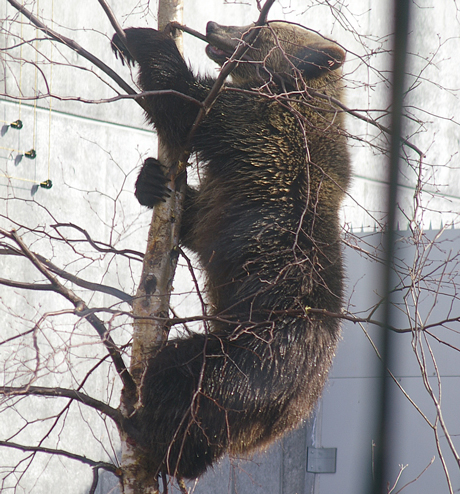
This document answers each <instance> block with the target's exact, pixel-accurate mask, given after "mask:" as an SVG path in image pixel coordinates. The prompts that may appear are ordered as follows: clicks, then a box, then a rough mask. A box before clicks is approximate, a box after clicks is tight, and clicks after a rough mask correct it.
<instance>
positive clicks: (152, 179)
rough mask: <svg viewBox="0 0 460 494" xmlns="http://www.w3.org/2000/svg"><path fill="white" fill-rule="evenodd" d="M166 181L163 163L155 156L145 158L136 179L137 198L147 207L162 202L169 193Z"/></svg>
mask: <svg viewBox="0 0 460 494" xmlns="http://www.w3.org/2000/svg"><path fill="white" fill-rule="evenodd" d="M168 181H169V180H168V179H167V178H166V177H165V174H164V167H163V165H162V164H161V163H160V162H159V161H158V160H157V159H155V158H147V159H146V160H145V161H144V165H143V166H142V169H141V171H140V173H139V176H138V177H137V180H136V192H135V195H136V197H137V200H138V201H139V202H140V204H142V205H143V206H147V207H149V208H153V206H155V205H156V204H158V203H160V202H164V201H165V200H166V198H167V197H169V196H170V195H171V192H170V190H169V189H168V187H166V184H167V183H168Z"/></svg>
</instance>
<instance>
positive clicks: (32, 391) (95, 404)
mask: <svg viewBox="0 0 460 494" xmlns="http://www.w3.org/2000/svg"><path fill="white" fill-rule="evenodd" d="M0 394H3V395H10V396H29V395H35V396H52V397H56V398H70V399H71V400H74V401H78V402H80V403H83V404H84V405H88V406H89V407H91V408H94V409H95V410H98V411H99V412H102V413H103V414H105V415H107V417H110V418H111V419H112V420H113V421H114V422H115V423H116V424H117V425H119V426H121V424H122V419H123V417H122V415H121V413H120V411H119V410H117V409H116V408H112V407H111V406H109V405H107V404H106V403H104V402H102V401H99V400H96V399H95V398H92V397H91V396H89V395H87V394H85V393H82V392H81V391H76V390H73V389H66V388H47V387H44V386H26V387H12V386H0Z"/></svg>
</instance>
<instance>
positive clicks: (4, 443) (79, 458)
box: [0, 441, 120, 476]
mask: <svg viewBox="0 0 460 494" xmlns="http://www.w3.org/2000/svg"><path fill="white" fill-rule="evenodd" d="M0 446H5V447H7V448H13V449H19V450H21V451H24V452H27V451H33V452H35V453H47V454H50V455H60V456H65V457H66V458H70V459H72V460H77V461H80V462H81V463H85V464H86V465H89V466H91V467H95V468H103V469H104V470H107V471H109V472H112V473H114V474H115V475H117V476H120V472H119V469H118V468H117V467H116V466H115V465H113V464H112V463H106V462H103V461H94V460H91V459H90V458H87V457H86V456H81V455H77V454H75V453H71V452H70V451H65V450H63V449H54V448H45V447H43V446H25V445H23V444H17V443H13V442H10V441H0Z"/></svg>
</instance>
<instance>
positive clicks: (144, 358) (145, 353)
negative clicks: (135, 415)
mask: <svg viewBox="0 0 460 494" xmlns="http://www.w3.org/2000/svg"><path fill="white" fill-rule="evenodd" d="M182 13H183V2H182V0H159V5H158V29H159V30H163V29H164V28H165V27H166V26H167V25H168V23H170V22H172V21H175V22H179V23H182ZM175 33H176V34H175V40H176V43H177V45H178V48H179V50H180V51H181V52H182V32H181V31H180V30H176V32H175ZM178 152H179V150H178ZM158 159H159V161H160V162H161V163H162V164H163V165H164V166H165V167H166V168H169V169H170V170H174V171H172V172H171V173H170V183H169V185H168V186H169V188H170V189H171V191H172V193H171V196H170V197H169V198H167V199H166V201H165V202H162V203H160V204H158V205H157V206H155V208H154V211H153V216H152V222H151V224H150V229H149V233H148V239H147V248H146V253H145V257H144V263H143V268H142V276H141V281H140V283H139V287H138V290H137V294H136V298H135V300H134V304H133V315H134V327H133V346H132V356H131V374H132V375H133V377H134V379H135V381H136V383H137V385H138V388H139V387H140V385H141V381H142V375H143V372H144V370H145V368H146V364H147V362H148V359H149V357H151V356H152V354H153V353H154V352H155V350H156V349H157V348H158V347H159V346H160V345H161V343H162V342H164V341H165V340H166V339H167V337H168V332H169V326H168V324H167V319H168V316H169V301H170V295H171V287H172V281H173V278H174V273H175V269H176V265H177V257H178V242H179V228H180V222H181V216H182V202H183V199H184V193H185V184H186V180H185V173H186V172H185V163H179V166H176V165H177V163H175V162H173V159H172V158H171V157H170V156H168V155H167V154H166V152H165V150H164V149H163V146H162V143H161V142H159V149H158ZM179 174H180V175H181V180H180V181H179V180H178V181H177V182H180V183H181V185H179V184H178V183H177V184H176V177H177V175H179ZM137 400H138V397H135V396H132V395H129V394H128V393H126V392H125V393H124V394H123V397H122V408H124V410H123V412H124V413H125V414H126V415H129V414H130V413H132V412H133V411H134V408H133V407H135V406H136V401H137ZM138 405H139V404H138ZM121 440H122V470H123V481H122V485H123V492H124V493H125V494H140V493H142V494H153V493H158V492H159V487H158V480H157V478H156V476H155V472H152V471H150V469H149V462H148V458H147V457H146V456H145V454H144V453H143V452H142V451H141V450H139V448H137V447H136V445H135V444H134V443H133V442H132V441H130V440H129V437H128V435H127V434H126V433H125V432H123V431H122V432H121Z"/></svg>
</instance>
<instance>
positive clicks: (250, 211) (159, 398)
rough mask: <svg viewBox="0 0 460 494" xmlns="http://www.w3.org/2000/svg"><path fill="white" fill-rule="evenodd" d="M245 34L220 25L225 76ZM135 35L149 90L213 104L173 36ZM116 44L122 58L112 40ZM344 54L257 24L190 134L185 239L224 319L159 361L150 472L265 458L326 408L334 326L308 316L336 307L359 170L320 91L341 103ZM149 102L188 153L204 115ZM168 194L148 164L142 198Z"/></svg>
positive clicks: (174, 146) (154, 116)
mask: <svg viewBox="0 0 460 494" xmlns="http://www.w3.org/2000/svg"><path fill="white" fill-rule="evenodd" d="M249 29H252V28H251V27H250V26H248V27H244V28H237V27H225V26H219V25H217V24H215V23H209V24H208V33H207V37H208V39H209V41H210V43H211V46H209V47H208V48H207V53H208V55H209V56H210V57H211V58H213V59H214V60H215V61H217V62H218V63H220V64H222V63H223V62H224V61H225V60H226V58H227V57H229V56H230V55H231V54H232V52H233V50H234V48H235V47H236V45H237V41H236V40H237V39H239V38H240V37H241V36H242V35H244V33H247V32H248V30H249ZM126 35H127V42H128V48H129V52H130V54H132V56H133V57H134V60H135V61H136V62H137V64H138V65H139V69H140V76H139V82H140V85H141V87H142V88H143V89H144V90H146V91H147V90H162V89H174V90H176V91H178V92H182V93H184V94H187V95H189V96H191V97H193V98H195V99H197V100H199V101H203V100H204V98H205V97H206V95H207V94H208V93H209V90H210V88H211V86H212V84H213V82H214V81H213V80H212V79H200V78H196V77H195V76H194V75H193V74H192V72H191V71H190V69H189V68H188V67H187V65H186V64H185V62H184V61H183V59H182V57H181V56H180V54H179V53H178V51H177V49H176V46H175V44H174V41H173V40H172V39H171V38H170V37H168V36H167V35H165V34H163V33H160V32H158V31H154V30H151V29H128V30H127V31H126ZM114 44H115V45H116V46H117V47H119V48H120V47H121V43H120V41H119V39H117V37H115V38H114ZM121 49H122V48H121ZM124 55H125V56H127V57H128V59H129V57H130V55H127V53H126V51H125V52H124ZM344 56H345V55H344V52H343V50H342V49H341V48H340V47H339V46H338V45H336V44H335V43H333V42H331V41H328V40H325V39H324V38H322V37H321V36H319V35H317V34H315V33H313V32H311V31H308V30H306V29H305V28H302V27H301V26H297V25H292V24H288V23H282V22H272V23H270V24H269V25H267V26H264V27H262V28H261V29H260V32H259V34H258V37H257V39H256V41H255V43H254V46H253V48H251V49H250V50H249V51H248V52H247V53H246V55H245V57H244V58H243V60H242V61H241V62H240V63H239V65H238V67H237V68H236V69H235V71H234V72H233V74H232V78H233V81H234V83H233V84H232V85H231V84H229V86H228V89H227V90H225V91H223V92H221V93H220V95H219V97H218V99H217V101H216V102H215V104H214V106H213V108H212V109H211V111H210V112H209V114H208V115H207V117H206V119H205V120H204V121H203V122H202V124H201V125H200V127H199V128H198V130H197V132H196V134H195V135H194V137H193V141H192V151H193V152H195V153H196V155H197V158H198V160H199V161H200V163H201V167H202V169H201V178H202V179H201V183H200V186H199V189H193V188H190V187H188V190H187V197H186V201H185V209H184V218H183V226H182V231H181V241H182V243H183V245H185V246H186V247H188V248H190V249H192V250H193V251H194V252H196V253H197V254H198V257H199V259H200V262H201V264H202V266H203V267H204V269H205V271H206V276H207V283H206V289H207V296H208V299H209V304H210V312H211V314H212V315H214V316H216V320H215V321H214V322H213V323H212V327H211V332H210V333H209V334H196V335H193V336H191V337H189V338H185V339H176V340H172V341H169V342H168V344H167V345H166V346H165V347H164V348H163V349H162V350H161V351H160V352H159V353H158V355H156V356H155V358H153V359H151V361H150V362H149V366H148V370H147V372H146V375H145V380H144V387H143V390H142V401H143V408H142V409H141V410H140V411H139V413H138V414H137V416H136V417H135V418H134V420H133V422H134V423H135V426H136V427H138V428H139V429H140V430H141V431H142V435H143V437H144V438H145V441H143V446H144V447H145V448H146V449H147V450H148V451H149V457H150V459H151V462H152V468H153V469H154V470H155V471H158V472H162V473H169V474H173V475H177V476H179V477H190V478H193V477H197V476H199V475H201V474H202V473H203V472H204V471H205V470H206V468H207V467H209V466H210V465H211V464H212V463H213V462H215V461H216V460H218V459H219V458H220V457H221V456H222V455H223V454H224V453H226V452H231V453H238V454H239V453H246V452H248V451H251V450H254V449H256V448H260V447H263V446H266V445H268V444H270V443H271V442H272V441H273V440H275V439H276V438H278V437H280V436H281V435H282V434H283V433H285V432H286V431H287V430H289V429H291V428H293V427H295V426H297V425H298V424H299V423H300V422H301V421H302V420H303V419H304V418H305V417H307V416H308V414H309V413H310V411H311V409H312V408H313V407H314V405H315V403H316V401H317V399H318V397H319V396H320V393H321V390H322V388H323V385H324V382H325V380H326V377H327V373H328V369H329V367H330V364H331V361H332V357H333V355H334V350H335V346H336V343H337V340H338V337H339V332H340V329H339V319H337V318H332V317H326V316H322V315H317V314H311V313H309V312H308V308H309V307H312V308H319V309H325V310H327V311H330V312H339V311H340V309H341V305H342V279H343V268H342V257H341V247H340V227H339V221H338V210H339V207H340V204H341V200H342V197H343V195H344V191H345V190H346V188H347V185H348V181H349V173H350V170H349V160H348V153H347V149H346V143H345V139H344V137H343V135H342V131H341V129H340V126H341V124H342V115H341V114H340V113H337V112H336V109H335V108H334V107H333V106H331V105H330V104H329V102H328V101H327V100H325V99H319V98H314V97H312V96H311V95H310V93H309V91H310V88H313V89H314V90H315V91H318V92H321V93H323V94H325V95H329V96H333V97H335V98H340V96H341V75H340V71H339V70H337V69H338V68H339V67H340V66H341V64H342V62H343V60H344ZM259 88H260V89H259ZM148 104H149V109H148V112H147V115H148V118H149V119H150V121H151V122H152V123H153V124H154V125H155V127H156V129H157V131H158V133H159V135H160V137H161V139H162V140H163V142H164V143H165V144H166V146H167V148H168V149H169V152H170V154H171V155H172V156H177V155H178V154H179V152H180V150H181V148H182V147H183V146H184V145H185V143H186V142H187V136H188V133H189V131H190V128H191V126H192V124H193V122H194V120H195V117H196V115H197V111H198V108H197V106H196V105H194V104H193V103H190V102H189V101H185V100H184V99H181V98H180V97H178V96H173V95H161V96H156V97H150V98H149V99H148ZM164 184H165V182H164V179H163V178H162V174H161V166H160V165H159V163H158V162H157V161H156V160H155V159H153V158H150V159H148V160H147V161H146V163H145V165H144V168H143V170H142V172H141V174H140V175H139V179H138V182H137V191H136V195H137V197H138V199H139V200H140V202H141V203H142V204H145V205H148V206H153V205H154V204H156V203H157V202H158V201H159V200H161V198H162V197H164V195H165V194H167V190H166V189H165V185H164Z"/></svg>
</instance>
